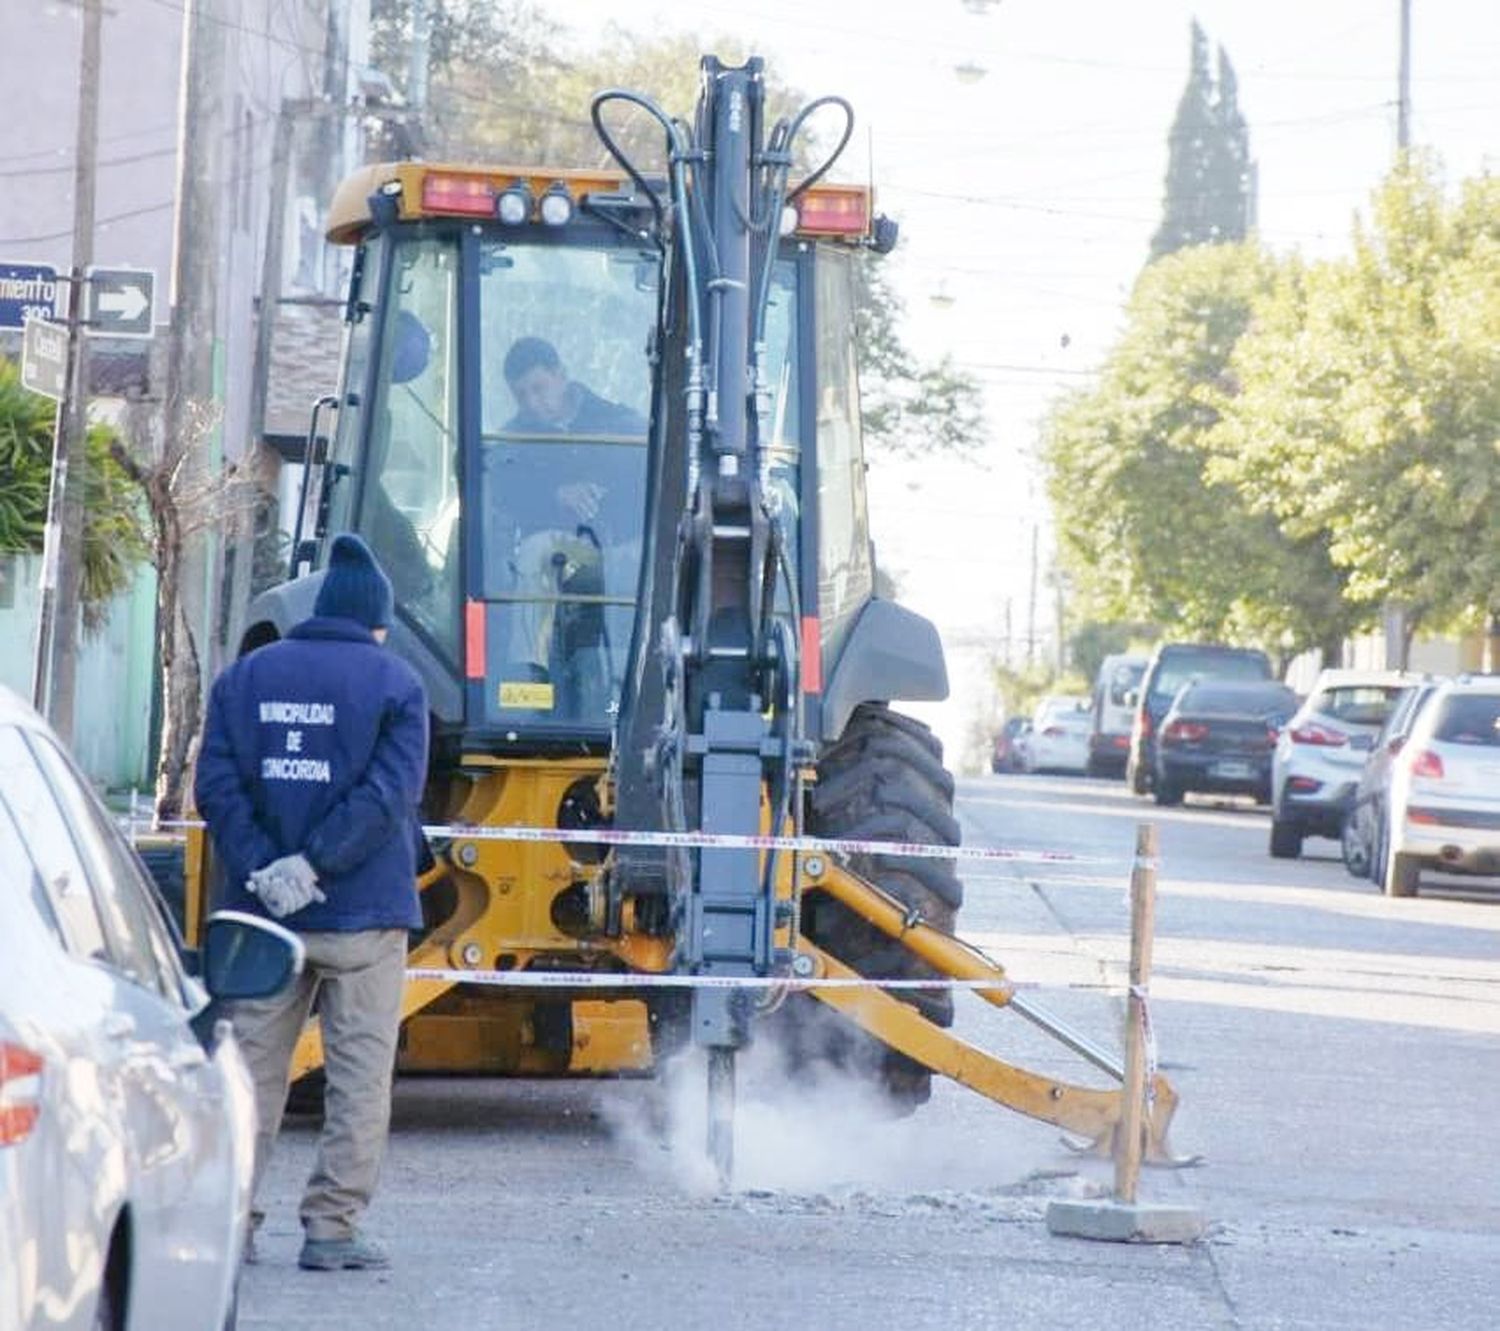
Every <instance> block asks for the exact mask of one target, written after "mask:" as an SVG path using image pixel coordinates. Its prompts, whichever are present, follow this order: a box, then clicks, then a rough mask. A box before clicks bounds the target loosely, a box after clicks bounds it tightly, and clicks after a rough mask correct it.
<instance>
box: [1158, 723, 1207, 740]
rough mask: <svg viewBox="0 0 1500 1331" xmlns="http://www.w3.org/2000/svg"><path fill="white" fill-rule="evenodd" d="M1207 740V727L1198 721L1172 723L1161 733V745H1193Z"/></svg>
mask: <svg viewBox="0 0 1500 1331" xmlns="http://www.w3.org/2000/svg"><path fill="white" fill-rule="evenodd" d="M1207 738H1208V727H1207V726H1205V725H1203V724H1202V723H1201V722H1199V721H1173V722H1172V723H1171V724H1170V725H1168V726H1167V728H1166V729H1165V730H1163V731H1162V732H1161V742H1162V743H1163V744H1194V743H1196V742H1197V741H1198V740H1200V739H1207Z"/></svg>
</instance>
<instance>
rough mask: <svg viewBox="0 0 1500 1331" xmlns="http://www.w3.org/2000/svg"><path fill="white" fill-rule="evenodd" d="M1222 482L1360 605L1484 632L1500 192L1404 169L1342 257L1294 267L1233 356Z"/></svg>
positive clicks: (1499, 365)
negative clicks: (1402, 610) (1321, 549)
mask: <svg viewBox="0 0 1500 1331" xmlns="http://www.w3.org/2000/svg"><path fill="white" fill-rule="evenodd" d="M1234 370H1235V373H1236V375H1237V376H1238V377H1239V379H1240V380H1241V382H1242V388H1241V392H1240V394H1239V396H1238V397H1237V399H1236V400H1235V401H1234V402H1233V403H1232V404H1230V406H1229V407H1228V409H1227V411H1226V414H1225V421H1224V424H1223V426H1222V429H1221V439H1222V445H1221V450H1220V451H1221V454H1222V460H1221V461H1220V463H1219V464H1218V474H1219V475H1221V476H1222V477H1224V478H1226V479H1228V480H1230V481H1231V482H1232V483H1234V484H1235V485H1236V486H1238V487H1239V489H1240V490H1241V492H1242V493H1244V494H1245V495H1246V496H1247V497H1248V498H1249V500H1250V502H1251V503H1252V504H1253V505H1254V506H1255V507H1256V508H1257V509H1259V510H1261V511H1264V512H1267V513H1271V514H1274V515H1275V516H1276V517H1277V518H1278V520H1279V521H1280V522H1281V523H1282V525H1283V526H1284V527H1285V529H1286V530H1287V531H1289V532H1292V533H1298V534H1301V535H1304V536H1308V537H1314V538H1316V539H1320V540H1322V541H1324V542H1325V543H1326V544H1327V547H1328V550H1329V554H1330V557H1331V559H1332V560H1333V561H1334V562H1335V563H1336V564H1337V565H1338V566H1339V567H1340V568H1341V569H1343V570H1346V572H1347V579H1348V585H1349V591H1350V594H1351V595H1352V596H1353V597H1355V598H1356V599H1357V600H1359V601H1361V602H1364V603H1371V604H1372V603H1377V602H1379V601H1381V600H1384V599H1392V600H1397V601H1401V602H1403V603H1405V604H1407V605H1408V606H1409V607H1410V609H1411V611H1412V612H1413V614H1415V615H1416V616H1419V617H1425V618H1426V619H1428V620H1429V622H1433V623H1436V624H1439V625H1450V624H1453V625H1457V624H1463V625H1465V626H1468V627H1479V626H1480V625H1481V624H1482V623H1483V621H1484V619H1485V617H1486V615H1487V613H1488V612H1489V611H1490V610H1491V609H1492V608H1494V606H1495V604H1496V597H1497V593H1496V590H1495V589H1496V588H1497V587H1500V472H1497V467H1496V461H1497V454H1500V180H1496V179H1494V178H1492V177H1481V178H1479V179H1477V180H1472V181H1469V182H1468V183H1467V184H1466V185H1465V187H1464V188H1463V190H1462V192H1461V194H1460V195H1459V197H1458V199H1457V200H1456V201H1455V202H1451V203H1450V202H1448V201H1447V200H1446V199H1445V197H1444V192H1443V187H1442V182H1441V178H1440V174H1439V171H1438V168H1437V165H1436V163H1435V162H1433V161H1431V160H1430V159H1424V158H1421V157H1415V158H1409V159H1407V160H1406V161H1405V162H1404V163H1403V164H1402V165H1401V166H1399V167H1398V168H1397V169H1396V170H1395V171H1394V172H1393V173H1392V174H1391V176H1390V177H1389V179H1388V180H1387V181H1386V182H1385V184H1384V185H1383V186H1382V188H1381V189H1380V191H1379V192H1378V193H1377V195H1376V196H1375V199H1374V206H1373V210H1372V216H1371V219H1370V221H1369V223H1368V224H1364V225H1360V226H1359V227H1358V228H1357V230H1356V234H1355V238H1354V246H1353V253H1352V256H1351V257H1350V258H1348V259H1345V260H1339V261H1334V262H1327V263H1320V264H1314V265H1309V266H1306V267H1303V266H1290V267H1289V268H1288V269H1287V271H1286V272H1285V274H1284V275H1283V278H1282V280H1281V281H1280V282H1279V283H1278V284H1277V285H1276V287H1275V289H1274V291H1273V293H1272V295H1271V298H1270V299H1268V300H1267V301H1266V302H1265V306H1264V309H1263V311H1262V313H1261V315H1260V317H1258V319H1257V321H1256V326H1255V328H1254V329H1253V330H1252V332H1251V333H1250V334H1249V335H1248V336H1247V337H1246V338H1245V339H1244V340H1243V342H1242V343H1241V345H1240V346H1239V347H1238V348H1237V349H1236V352H1235V357H1234Z"/></svg>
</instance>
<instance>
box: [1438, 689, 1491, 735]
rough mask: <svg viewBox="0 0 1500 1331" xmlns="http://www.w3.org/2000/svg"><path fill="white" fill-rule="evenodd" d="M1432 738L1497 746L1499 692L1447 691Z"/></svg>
mask: <svg viewBox="0 0 1500 1331" xmlns="http://www.w3.org/2000/svg"><path fill="white" fill-rule="evenodd" d="M1432 737H1433V739H1436V740H1442V741H1443V742H1444V743H1447V744H1482V745H1485V746H1487V747H1491V748H1492V747H1495V746H1497V745H1500V694H1497V693H1452V694H1449V695H1448V697H1447V698H1445V699H1444V700H1443V710H1442V712H1441V713H1439V715H1438V718H1437V721H1436V723H1435V724H1434V725H1433V728H1432Z"/></svg>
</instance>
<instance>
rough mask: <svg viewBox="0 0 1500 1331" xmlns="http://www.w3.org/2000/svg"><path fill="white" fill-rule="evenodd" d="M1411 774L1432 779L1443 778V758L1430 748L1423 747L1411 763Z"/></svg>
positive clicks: (1438, 779)
mask: <svg viewBox="0 0 1500 1331" xmlns="http://www.w3.org/2000/svg"><path fill="white" fill-rule="evenodd" d="M1411 774H1412V775H1413V776H1425V777H1429V778H1430V779H1432V780H1434V781H1441V780H1442V779H1443V760H1442V759H1441V758H1440V757H1438V755H1437V754H1435V753H1434V752H1433V751H1432V750H1431V749H1423V750H1422V752H1421V753H1419V754H1417V756H1416V759H1415V761H1414V762H1413V763H1412V765H1411Z"/></svg>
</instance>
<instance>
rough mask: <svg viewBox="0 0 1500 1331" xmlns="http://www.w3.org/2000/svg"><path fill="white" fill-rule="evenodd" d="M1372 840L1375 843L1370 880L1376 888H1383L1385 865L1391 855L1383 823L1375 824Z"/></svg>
mask: <svg viewBox="0 0 1500 1331" xmlns="http://www.w3.org/2000/svg"><path fill="white" fill-rule="evenodd" d="M1372 840H1373V841H1374V843H1375V854H1374V857H1373V858H1372V859H1371V861H1370V878H1371V880H1372V881H1373V882H1374V883H1375V885H1376V886H1377V887H1384V885H1385V865H1386V861H1387V860H1388V859H1389V858H1390V855H1391V847H1390V842H1389V841H1388V840H1387V833H1386V827H1385V823H1384V821H1381V822H1378V823H1376V825H1375V835H1374V837H1373V838H1372Z"/></svg>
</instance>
